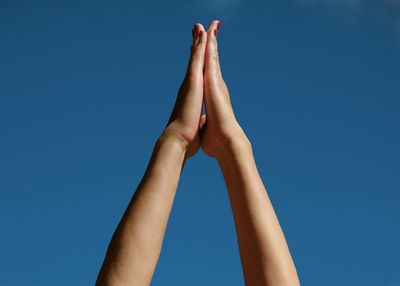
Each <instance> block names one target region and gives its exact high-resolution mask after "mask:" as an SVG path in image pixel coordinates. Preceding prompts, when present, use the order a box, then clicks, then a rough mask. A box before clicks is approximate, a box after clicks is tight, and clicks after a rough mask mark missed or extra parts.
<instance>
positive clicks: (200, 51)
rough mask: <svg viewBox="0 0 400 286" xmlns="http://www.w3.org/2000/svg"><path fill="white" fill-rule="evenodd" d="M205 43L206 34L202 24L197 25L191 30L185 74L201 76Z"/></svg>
mask: <svg viewBox="0 0 400 286" xmlns="http://www.w3.org/2000/svg"><path fill="white" fill-rule="evenodd" d="M206 43H207V34H206V32H205V30H204V27H203V25H202V24H200V23H197V24H195V26H194V28H193V42H192V48H191V55H190V60H189V65H188V69H187V74H188V75H189V76H192V75H195V76H199V77H200V76H202V74H203V68H204V54H205V49H206Z"/></svg>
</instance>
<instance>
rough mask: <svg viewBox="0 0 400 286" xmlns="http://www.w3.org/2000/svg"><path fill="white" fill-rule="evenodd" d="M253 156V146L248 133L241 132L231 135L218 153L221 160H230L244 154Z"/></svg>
mask: <svg viewBox="0 0 400 286" xmlns="http://www.w3.org/2000/svg"><path fill="white" fill-rule="evenodd" d="M249 155H250V156H252V146H251V143H250V140H249V139H248V138H247V136H246V134H245V133H244V132H243V131H242V130H240V132H237V133H234V134H232V135H230V136H229V137H228V138H227V139H226V140H225V141H224V144H223V146H222V148H220V150H219V151H218V153H217V154H216V159H217V161H219V162H222V161H223V162H225V161H230V160H232V159H235V158H239V157H243V156H249Z"/></svg>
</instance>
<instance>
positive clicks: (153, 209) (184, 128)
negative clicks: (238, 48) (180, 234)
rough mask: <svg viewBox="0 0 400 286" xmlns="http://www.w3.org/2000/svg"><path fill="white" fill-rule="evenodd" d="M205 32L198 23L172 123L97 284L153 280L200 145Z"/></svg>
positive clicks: (126, 283)
mask: <svg viewBox="0 0 400 286" xmlns="http://www.w3.org/2000/svg"><path fill="white" fill-rule="evenodd" d="M206 36H207V35H206V33H205V31H204V28H203V27H202V26H201V25H200V24H196V25H195V29H194V32H193V43H192V48H191V57H190V61H189V66H188V70H187V73H186V76H185V79H184V81H183V83H182V85H181V88H180V90H179V93H178V96H177V100H176V102H175V106H174V109H173V112H172V114H171V117H170V119H169V122H168V125H167V127H166V129H165V131H164V132H163V133H162V135H161V136H160V138H159V139H158V140H157V142H156V144H155V146H154V151H153V154H152V156H151V159H150V162H149V164H148V166H147V169H146V171H145V174H144V177H143V179H142V180H141V182H140V184H139V186H138V188H137V190H136V192H135V194H134V196H133V198H132V200H131V201H130V203H129V205H128V207H127V209H126V211H125V213H124V215H123V217H122V219H121V221H120V223H119V225H118V227H117V229H116V231H115V233H114V235H113V237H112V239H111V242H110V245H109V247H108V250H107V254H106V257H105V259H104V262H103V265H102V267H101V270H100V273H99V275H98V278H97V282H96V285H99V286H107V285H149V284H150V282H151V279H152V276H153V273H154V270H155V267H156V264H157V261H158V258H159V255H160V251H161V245H162V241H163V238H164V232H165V229H166V226H167V222H168V217H169V214H170V211H171V207H172V204H173V201H174V197H175V192H176V188H177V184H178V181H179V176H180V173H181V170H182V166H183V164H184V161H185V159H186V158H188V157H190V156H192V155H194V154H195V153H196V151H197V149H198V148H199V142H200V141H199V137H198V129H199V123H200V115H201V107H202V100H203V75H202V71H203V65H204V52H205V43H206Z"/></svg>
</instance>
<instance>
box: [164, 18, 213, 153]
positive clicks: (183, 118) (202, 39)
mask: <svg viewBox="0 0 400 286" xmlns="http://www.w3.org/2000/svg"><path fill="white" fill-rule="evenodd" d="M192 35H193V42H192V46H191V54H190V59H189V64H188V68H187V71H186V75H185V78H184V80H183V82H182V84H181V87H180V89H179V92H178V96H177V98H176V101H175V106H174V109H173V111H172V114H171V116H170V119H169V121H168V124H167V127H166V129H165V131H164V132H163V135H162V136H161V137H169V138H174V140H177V142H178V143H179V144H180V145H181V146H182V148H183V149H184V151H185V158H187V157H191V156H193V155H194V154H195V153H196V152H197V150H198V149H199V146H200V139H199V129H200V127H201V126H202V125H203V123H204V118H203V119H201V108H202V103H203V67H204V54H205V49H206V42H207V33H206V31H205V30H204V27H203V25H201V24H198V23H197V24H195V26H194V28H193V30H192Z"/></svg>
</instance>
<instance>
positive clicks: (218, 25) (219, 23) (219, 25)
mask: <svg viewBox="0 0 400 286" xmlns="http://www.w3.org/2000/svg"><path fill="white" fill-rule="evenodd" d="M220 27H221V22H218V24H217V30H219V28H220Z"/></svg>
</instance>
